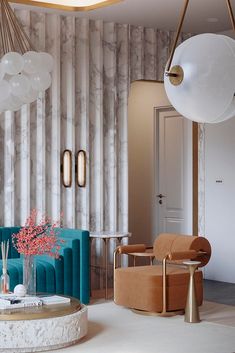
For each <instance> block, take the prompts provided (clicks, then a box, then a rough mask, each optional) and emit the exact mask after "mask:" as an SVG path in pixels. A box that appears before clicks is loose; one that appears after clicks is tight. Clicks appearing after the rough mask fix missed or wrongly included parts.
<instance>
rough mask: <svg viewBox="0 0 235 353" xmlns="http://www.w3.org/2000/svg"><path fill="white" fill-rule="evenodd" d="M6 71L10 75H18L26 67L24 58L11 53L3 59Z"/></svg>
mask: <svg viewBox="0 0 235 353" xmlns="http://www.w3.org/2000/svg"><path fill="white" fill-rule="evenodd" d="M2 64H3V68H4V71H5V72H6V73H7V74H9V75H17V74H18V73H19V72H21V71H22V69H23V66H24V60H23V57H22V56H21V55H20V54H19V53H16V52H9V53H7V54H5V55H4V56H3V58H2Z"/></svg>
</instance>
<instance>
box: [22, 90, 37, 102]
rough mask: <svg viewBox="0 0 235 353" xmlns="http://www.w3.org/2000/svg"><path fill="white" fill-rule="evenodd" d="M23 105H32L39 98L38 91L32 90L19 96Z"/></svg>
mask: <svg viewBox="0 0 235 353" xmlns="http://www.w3.org/2000/svg"><path fill="white" fill-rule="evenodd" d="M19 98H20V99H21V100H22V102H23V103H32V102H34V101H36V100H37V98H38V91H35V90H33V89H31V90H30V91H29V93H28V94H25V95H22V96H19Z"/></svg>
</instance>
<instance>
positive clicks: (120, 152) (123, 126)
mask: <svg viewBox="0 0 235 353" xmlns="http://www.w3.org/2000/svg"><path fill="white" fill-rule="evenodd" d="M117 53H118V57H117V108H116V109H117V122H118V124H117V129H116V130H117V131H116V134H117V217H118V218H117V229H118V230H123V231H125V232H126V231H128V145H127V125H128V124H127V118H128V117H127V106H128V93H129V84H130V42H129V26H127V25H118V26H117Z"/></svg>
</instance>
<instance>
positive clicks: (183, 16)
mask: <svg viewBox="0 0 235 353" xmlns="http://www.w3.org/2000/svg"><path fill="white" fill-rule="evenodd" d="M226 2H227V7H228V12H229V16H230V20H231V23H232V27H233V30H234V31H235V18H234V14H233V9H232V5H231V0H226ZM188 4H189V0H185V3H184V7H183V10H182V13H181V16H180V21H179V24H178V28H177V33H176V37H175V40H174V44H173V47H172V50H171V53H170V57H169V60H168V63H167V67H166V71H165V75H166V76H178V75H177V74H175V73H171V72H170V69H171V63H172V60H173V57H174V54H175V49H176V46H177V43H178V40H179V36H180V32H181V29H182V26H183V23H184V18H185V15H186V12H187V8H188Z"/></svg>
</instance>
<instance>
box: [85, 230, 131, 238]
mask: <svg viewBox="0 0 235 353" xmlns="http://www.w3.org/2000/svg"><path fill="white" fill-rule="evenodd" d="M127 237H131V233H129V232H123V233H121V232H113V231H100V232H90V238H100V239H112V238H127Z"/></svg>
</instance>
